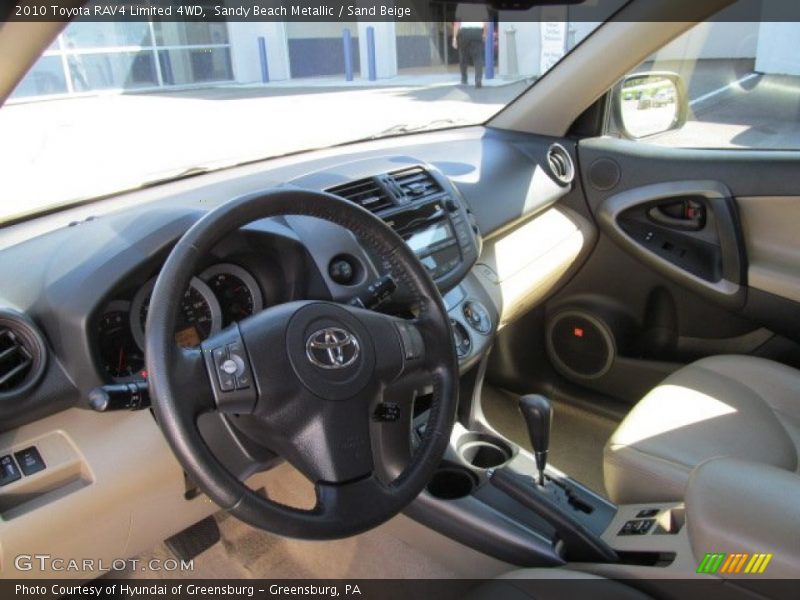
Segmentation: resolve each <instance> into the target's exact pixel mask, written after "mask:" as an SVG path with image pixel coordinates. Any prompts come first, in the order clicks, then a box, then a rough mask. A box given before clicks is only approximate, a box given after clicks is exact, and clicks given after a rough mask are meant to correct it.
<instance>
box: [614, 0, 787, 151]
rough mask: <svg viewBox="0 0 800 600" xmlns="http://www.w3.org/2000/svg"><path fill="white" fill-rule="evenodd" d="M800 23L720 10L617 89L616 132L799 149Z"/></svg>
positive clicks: (648, 139)
mask: <svg viewBox="0 0 800 600" xmlns="http://www.w3.org/2000/svg"><path fill="white" fill-rule="evenodd" d="M798 40H800V23H790V22H758V21H752V22H745V21H739V22H737V21H732V20H730V13H728V14H727V15H726V14H724V13H720V15H718V16H717V17H716V19H715V20H714V21H709V22H705V23H700V24H698V25H696V26H694V27H693V28H692V29H690V30H689V31H687V32H686V33H685V34H684V35H682V36H680V37H679V38H677V39H675V40H674V41H672V42H671V43H670V44H668V45H667V46H665V47H663V48H662V49H661V50H660V51H658V52H657V53H655V54H654V55H653V56H651V57H650V58H649V59H648V60H646V61H645V62H644V63H642V64H641V65H639V66H638V67H637V68H636V69H634V70H633V71H632V72H631V73H629V74H628V76H627V77H626V78H625V79H624V80H623V81H622V82H621V83H620V84H619V85H618V86H617V88H616V89H615V90H614V97H613V101H612V106H613V115H612V118H611V121H610V131H609V133H612V134H614V133H616V134H618V135H620V136H622V137H627V138H631V139H636V140H638V141H640V142H641V143H650V144H659V145H665V146H675V147H685V148H752V149H764V150H785V149H792V150H800V52H798V51H799V50H800V42H798Z"/></svg>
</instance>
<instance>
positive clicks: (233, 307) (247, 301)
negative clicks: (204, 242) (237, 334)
mask: <svg viewBox="0 0 800 600" xmlns="http://www.w3.org/2000/svg"><path fill="white" fill-rule="evenodd" d="M200 279H202V280H203V281H205V282H206V283H207V284H208V287H210V288H211V290H212V291H213V292H214V294H215V295H216V296H217V300H219V305H220V308H221V310H222V326H223V327H227V326H228V325H230V324H231V323H234V322H236V321H241V320H242V319H244V318H247V317H249V316H250V315H252V314H254V313H257V312H258V311H260V310H261V309H262V308H263V306H264V302H263V298H262V296H261V290H260V289H259V287H258V284H257V283H256V280H255V279H254V278H253V276H252V275H250V273H248V272H247V271H245V270H244V269H243V268H242V267H240V266H238V265H232V264H230V263H221V264H218V265H214V266H213V267H209V268H208V269H206V270H205V271H203V272H202V273H200Z"/></svg>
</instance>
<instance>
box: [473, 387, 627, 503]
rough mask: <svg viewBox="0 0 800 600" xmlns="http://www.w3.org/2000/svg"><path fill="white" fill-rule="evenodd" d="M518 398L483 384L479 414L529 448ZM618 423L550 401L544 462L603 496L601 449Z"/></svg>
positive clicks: (512, 438)
mask: <svg viewBox="0 0 800 600" xmlns="http://www.w3.org/2000/svg"><path fill="white" fill-rule="evenodd" d="M518 398H519V396H517V395H516V394H513V393H511V392H508V391H505V390H501V389H499V388H494V387H491V386H487V385H485V386H484V388H483V397H482V404H483V412H484V414H485V415H486V418H487V420H488V421H489V423H490V424H491V425H492V427H494V428H495V429H497V431H499V432H500V433H502V434H503V435H505V436H506V437H508V438H509V439H510V440H512V441H513V442H515V443H517V444H519V445H520V446H522V447H524V448H527V449H528V450H530V449H531V447H530V440H529V438H528V432H527V429H526V428H525V423H524V422H523V420H522V415H521V414H520V412H519V409H518V408H517V401H518ZM617 425H618V422H617V421H615V420H613V419H611V418H608V417H605V416H600V415H596V414H594V413H590V412H588V411H586V410H583V409H580V408H577V407H575V406H572V405H570V404H566V403H564V402H553V428H552V431H551V432H550V451H549V455H548V461H549V462H550V463H551V464H552V465H553V466H555V467H556V468H558V469H559V470H561V471H564V472H565V473H566V474H567V475H569V476H570V477H572V478H573V479H575V480H577V481H580V482H581V483H582V484H584V485H585V486H587V487H589V488H591V489H592V490H594V491H596V492H598V493H600V494H603V495H604V496H605V486H604V485H603V446H604V445H605V443H606V440H608V438H609V437H610V436H611V434H612V433H613V432H614V429H616V427H617Z"/></svg>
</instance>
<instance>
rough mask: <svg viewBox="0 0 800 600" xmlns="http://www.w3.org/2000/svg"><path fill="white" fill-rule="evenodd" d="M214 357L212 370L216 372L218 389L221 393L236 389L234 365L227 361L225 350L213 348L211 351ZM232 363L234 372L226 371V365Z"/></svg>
mask: <svg viewBox="0 0 800 600" xmlns="http://www.w3.org/2000/svg"><path fill="white" fill-rule="evenodd" d="M212 355H213V357H214V370H215V371H216V372H217V380H218V381H219V389H220V390H222V391H223V392H232V391H233V390H234V389H236V378H235V377H234V373H236V363H234V362H233V361H231V360H229V359H228V352H227V350H226V349H225V348H214V350H213V351H212ZM229 362H230V363H232V364H233V367H234V370H233V371H232V372H229V371H228V370H227V369H226V366H227V363H229Z"/></svg>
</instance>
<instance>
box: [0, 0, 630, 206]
mask: <svg viewBox="0 0 800 600" xmlns="http://www.w3.org/2000/svg"><path fill="white" fill-rule="evenodd" d="M94 4H97V5H99V3H94ZM109 4H113V3H109V2H107V1H106V2H103V3H102V5H103V6H108V5H109ZM226 4H228V5H232V4H237V3H226ZM249 4H250V5H254V4H255V5H257V4H261V5H262V6H263V5H264V3H259V2H255V3H249ZM619 4H620V2H615V3H611V4H610V8H609V10H608V14H610V12H611V8H618V6H619ZM92 6H93V3H89V4H88V8H89V9H91V8H92ZM242 6H245V5H244V4H243V5H242ZM534 10H535V11H538V12H536V14H535V15H534V17H535V18H534V17H532V16H531V14H523V13H514V12H510V13H497V12H494V11H489V10H487V9H486V8H484V7H482V6H478V7H477V8H476V7H475V6H467V5H458V4H446V3H432V4H431V5H430V11H429V13H428V14H429V15H432V16H431V17H430V18H431V19H432V20H428V21H424V22H422V21H405V20H402V19H400V20H392V21H389V20H387V21H342V20H335V21H329V22H309V21H292V20H288V21H282V22H278V21H260V20H253V19H252V18H247V17H246V16H244V15H241V14H239V15H230V18H228V17H223V18H221V19H220V20H217V21H214V22H198V21H196V20H193V21H181V20H180V17H179V16H178V15H176V14H175V13H173V14H172V17H171V20H167V19H166V18H164V17H157V16H141V15H139V16H138V17H137V18H136V19H135V20H133V19H134V18H133V17H131V16H130V14H129V16H128V19H127V20H116V21H115V20H106V21H104V22H91V21H85V20H84V21H74V22H72V23H71V24H69V25H68V26H67V27H66V28H65V29H64V30H63V32H62V33H61V35H59V36H58V38H57V39H56V40H55V41H54V42H53V43H52V44H51V45H50V47H49V48H48V49H47V51H46V52H44V54H43V55H42V56H41V58H40V59H39V60H38V62H36V63H35V65H34V66H33V67H32V68H31V69H30V71H29V72H28V74H27V76H26V77H25V78H24V80H23V81H22V82H21V83H20V84H19V85H18V86H17V88H16V89H15V91H14V92H13V94H12V95H11V98H10V99H9V101H8V102H7V103H6V104H5V106H3V108H2V109H0V137H2V139H3V140H4V143H3V144H2V149H0V160H1V161H2V164H3V165H4V171H5V176H4V178H3V183H2V186H3V203H2V207H1V208H0V221H7V220H9V219H13V218H15V217H20V216H21V215H27V214H33V213H36V212H38V211H42V210H44V209H47V208H50V207H53V206H57V205H66V204H70V203H73V202H78V201H81V200H86V199H91V198H95V197H98V196H102V195H107V194H111V193H114V192H118V191H121V190H125V189H131V188H136V187H139V186H142V185H146V184H148V183H152V182H155V181H159V180H163V179H165V178H172V177H177V176H181V175H190V174H193V173H197V172H203V171H205V170H210V169H216V168H221V167H224V166H229V165H234V164H238V163H242V162H247V161H253V160H257V159H261V158H268V157H275V156H280V155H284V154H287V153H293V152H298V151H303V150H309V149H314V148H321V147H327V146H331V145H335V144H342V143H346V142H349V141H354V140H358V139H363V138H372V137H376V138H377V137H382V136H389V135H403V134H407V133H412V132H416V131H421V130H426V129H442V128H448V127H456V126H462V125H472V124H478V123H484V122H485V121H486V120H487V119H489V118H490V117H492V116H493V115H494V114H496V113H497V112H498V111H500V110H501V109H502V108H503V107H504V106H506V105H507V104H508V103H509V102H511V101H512V100H513V99H514V98H516V97H517V96H518V95H519V94H520V93H522V92H523V91H524V90H525V89H527V88H528V87H529V86H531V85H533V84H534V83H535V81H536V80H537V79H538V78H539V77H541V76H542V75H543V74H544V73H545V72H546V71H547V70H548V69H550V68H552V67H553V65H555V64H556V63H557V62H558V61H559V60H560V59H561V58H562V57H563V56H564V55H566V53H568V52H569V51H570V50H571V49H572V48H573V47H575V46H576V45H577V44H578V43H580V42H581V41H582V40H583V39H584V38H585V37H586V36H587V35H589V34H590V33H591V32H592V31H593V30H594V29H595V28H596V27H597V26H598V25H599V24H600V22H599V21H592V22H587V21H575V20H570V18H569V17H570V15H569V9H568V8H566V7H554V8H548V9H534Z"/></svg>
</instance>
